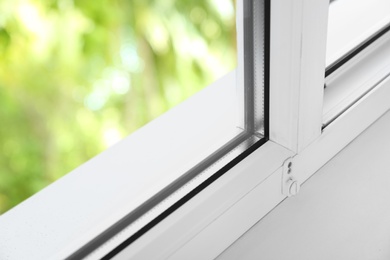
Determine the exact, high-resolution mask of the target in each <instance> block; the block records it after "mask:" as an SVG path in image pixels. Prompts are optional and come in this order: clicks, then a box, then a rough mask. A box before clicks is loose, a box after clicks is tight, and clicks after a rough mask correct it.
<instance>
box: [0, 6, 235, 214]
mask: <svg viewBox="0 0 390 260" xmlns="http://www.w3.org/2000/svg"><path fill="white" fill-rule="evenodd" d="M234 6H235V3H234V2H233V0H224V1H219V0H213V1H210V0H207V1H206V0H201V1H184V0H176V1H167V0H154V1H141V0H139V1H126V0H116V1H114V0H113V1H103V0H96V1H73V0H51V1H43V0H20V1H1V2H0V104H1V109H0V122H1V127H0V214H1V213H2V212H5V211H6V210H8V209H10V208H11V207H13V206H15V205H16V204H18V203H19V202H21V201H22V200H24V199H26V198H27V197H29V196H31V195H32V194H34V193H35V192H37V191H39V190H40V189H42V188H43V187H45V186H46V185H48V184H50V183H51V182H53V181H55V180H56V179H58V178H59V177H61V176H63V175H64V174H66V173H67V172H69V171H70V170H72V169H74V168H75V167H77V166H78V165H80V164H81V163H83V162H85V161H86V160H88V159H89V158H91V157H93V156H95V155H96V154H98V153H99V152H101V151H102V150H104V149H106V148H107V147H109V146H111V145H113V144H115V143H116V142H118V141H119V140H120V139H121V138H123V137H124V136H125V135H128V134H129V133H131V132H133V131H135V130H136V129H138V128H139V127H140V126H142V125H144V124H146V123H147V122H149V121H150V120H152V119H153V118H156V117H157V116H159V115H160V114H162V113H163V112H165V111H166V110H168V109H169V108H171V107H173V106H175V105H177V104H178V103H180V102H182V101H183V100H184V99H186V98H187V97H189V96H191V95H192V94H194V93H195V92H197V91H198V90H200V89H202V88H203V87H205V86H207V85H208V84H210V83H211V82H213V81H215V80H216V79H218V78H219V77H221V76H222V75H224V74H226V73H227V72H229V71H231V70H232V69H234V68H235V67H236V63H237V62H236V32H235V8H234Z"/></svg>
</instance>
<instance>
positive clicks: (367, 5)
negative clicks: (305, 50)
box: [326, 0, 390, 69]
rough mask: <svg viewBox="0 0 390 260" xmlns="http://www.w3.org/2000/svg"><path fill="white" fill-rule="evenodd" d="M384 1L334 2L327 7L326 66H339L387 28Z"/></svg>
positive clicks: (389, 23) (389, 19) (388, 7)
mask: <svg viewBox="0 0 390 260" xmlns="http://www.w3.org/2000/svg"><path fill="white" fill-rule="evenodd" d="M388 10H390V1H388V0H370V1H367V0H337V1H336V0H335V1H331V4H330V6H329V20H328V40H327V56H326V66H327V68H328V69H329V68H330V67H332V66H335V65H336V64H337V63H339V62H340V61H341V60H342V59H343V58H344V57H346V56H348V55H349V54H350V53H352V52H353V51H354V50H356V49H357V48H358V47H359V46H361V45H362V44H364V43H365V42H367V41H368V40H369V39H370V38H371V37H373V36H374V35H375V34H376V33H377V32H378V31H381V30H382V29H384V28H386V27H389V26H390V13H389V11H388Z"/></svg>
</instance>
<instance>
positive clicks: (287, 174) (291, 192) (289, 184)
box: [282, 158, 301, 197]
mask: <svg viewBox="0 0 390 260" xmlns="http://www.w3.org/2000/svg"><path fill="white" fill-rule="evenodd" d="M300 188H301V185H300V183H299V182H298V180H297V179H296V178H295V177H294V175H293V162H292V158H289V159H287V160H286V161H285V162H284V163H283V175H282V193H283V195H286V196H287V197H292V196H295V195H297V194H298V192H299V190H300Z"/></svg>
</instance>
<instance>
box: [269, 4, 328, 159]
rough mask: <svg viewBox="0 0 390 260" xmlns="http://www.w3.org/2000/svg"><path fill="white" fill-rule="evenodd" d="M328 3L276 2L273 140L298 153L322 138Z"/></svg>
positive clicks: (273, 12) (273, 20)
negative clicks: (318, 138)
mask: <svg viewBox="0 0 390 260" xmlns="http://www.w3.org/2000/svg"><path fill="white" fill-rule="evenodd" d="M328 5H329V1H328V0H316V1H313V0H298V1H289V0H275V1H271V50H270V51H271V65H270V85H271V88H270V91H271V96H270V128H271V130H270V139H271V140H272V141H274V142H276V143H278V144H280V145H282V146H284V147H286V148H287V149H289V150H291V151H293V152H299V151H301V150H302V149H304V148H305V147H306V146H307V145H309V144H310V143H311V142H312V141H314V140H315V139H316V138H317V137H318V136H320V134H321V125H322V103H323V87H324V83H325V82H324V81H325V79H324V73H325V58H326V55H325V52H326V32H327V18H328Z"/></svg>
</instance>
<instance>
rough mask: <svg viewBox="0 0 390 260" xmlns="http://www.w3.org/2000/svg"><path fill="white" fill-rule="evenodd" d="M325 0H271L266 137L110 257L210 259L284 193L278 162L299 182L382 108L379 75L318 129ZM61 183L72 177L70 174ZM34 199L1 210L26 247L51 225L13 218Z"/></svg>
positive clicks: (389, 83)
mask: <svg viewBox="0 0 390 260" xmlns="http://www.w3.org/2000/svg"><path fill="white" fill-rule="evenodd" d="M328 5H329V1H328V0H316V1H313V0H296V1H291V0H272V1H271V35H270V36H271V44H270V45H271V52H270V61H271V63H270V71H271V74H270V108H269V109H270V125H269V127H270V129H269V130H270V140H269V141H268V142H266V143H265V144H264V145H262V146H261V147H260V148H259V149H257V150H255V151H254V152H253V153H251V154H250V155H249V156H247V157H246V158H244V159H243V160H242V161H241V162H240V163H238V164H237V165H235V166H234V167H233V168H231V169H230V170H229V171H228V172H226V173H225V174H224V175H223V176H221V177H220V178H219V179H217V180H216V181H214V182H213V183H212V184H210V185H209V186H207V187H206V188H205V189H203V190H202V191H201V192H199V193H198V194H197V195H196V196H194V197H193V198H192V199H190V200H189V201H188V202H186V203H185V204H184V205H182V206H181V207H179V208H178V209H176V210H175V211H173V212H172V213H171V214H169V215H168V216H166V217H165V218H163V219H162V220H161V221H159V222H158V223H157V224H156V225H155V226H153V227H152V228H151V229H150V230H148V231H147V232H146V233H145V234H143V235H142V236H141V237H140V238H138V239H137V240H135V241H134V242H133V243H132V244H131V245H130V246H128V247H127V248H125V249H124V250H123V251H122V252H121V253H119V254H118V255H116V258H115V259H166V258H169V259H214V258H215V257H217V256H218V255H219V254H220V253H222V252H223V251H224V250H225V249H226V248H227V247H228V246H229V245H231V244H232V243H233V242H234V241H235V240H236V239H238V238H239V237H240V236H241V235H242V234H243V233H244V232H246V231H247V230H248V229H249V228H250V227H251V226H253V225H254V224H255V223H256V222H258V221H259V220H260V219H261V218H263V217H264V216H265V215H266V214H267V213H268V212H269V211H270V210H272V209H273V208H274V207H275V206H277V205H278V204H279V203H280V202H282V201H283V200H284V199H285V198H286V195H284V194H283V193H282V174H283V165H284V162H286V161H287V160H291V162H292V174H293V175H294V176H295V178H296V179H297V180H298V181H299V182H300V183H301V184H302V183H304V182H305V181H306V180H307V179H308V178H310V176H312V175H313V174H314V173H315V172H316V171H317V170H318V169H319V168H320V167H322V166H323V165H324V164H325V163H326V162H327V161H328V160H330V159H331V158H332V157H333V156H334V155H336V154H337V153H338V152H339V151H340V150H342V149H343V148H344V147H345V146H346V145H347V144H348V143H349V142H351V141H352V140H353V139H354V138H356V137H357V136H358V135H359V134H360V133H361V132H362V131H364V130H365V129H366V128H367V127H368V126H370V125H371V124H372V123H373V122H375V120H377V119H378V118H379V117H380V116H381V115H383V114H384V113H386V111H388V110H389V109H390V102H388V100H390V78H389V77H387V78H386V79H384V80H383V81H381V82H380V83H379V84H378V85H377V86H376V87H375V88H373V89H371V90H370V91H369V92H368V93H366V94H365V95H364V97H363V98H361V99H359V101H358V102H356V103H354V105H353V106H351V107H349V108H348V110H346V111H345V112H344V113H343V114H342V115H341V116H339V117H338V118H337V119H336V120H335V121H333V122H332V124H330V125H329V126H327V127H326V128H325V129H322V125H323V118H322V116H323V98H324V88H323V86H324V83H325V79H324V72H325V60H326V55H325V53H326V34H327V19H328ZM350 77H351V80H350V81H349V84H350V85H353V84H358V82H354V81H353V73H352V74H351V76H350ZM362 115H364V116H362ZM69 179H70V178H68V179H66V178H65V180H66V181H69ZM60 182H64V180H60ZM68 185H72V181H71V180H70V181H69V184H68ZM77 185H79V184H77ZM48 189H49V190H50V187H49V188H48ZM52 192H53V193H52V194H55V193H56V191H52ZM46 194H47V193H46ZM40 199H41V198H39V196H38V199H35V198H34V197H33V198H32V199H30V200H27V201H26V202H24V203H22V204H21V205H20V206H18V207H16V208H15V209H14V210H12V211H11V212H10V213H9V216H12V217H16V219H13V220H10V218H7V220H6V221H4V218H2V217H1V218H0V230H1V228H4V223H5V224H7V225H9V228H11V229H12V232H14V233H16V234H18V235H20V238H19V241H20V243H21V246H23V247H26V248H27V247H28V246H26V245H25V243H28V242H29V239H30V238H29V237H28V236H29V232H34V231H41V232H45V229H50V228H52V227H47V226H45V224H44V223H41V222H32V223H28V225H27V226H32V227H31V228H30V229H29V230H28V231H27V230H26V229H24V228H25V226H19V227H18V226H17V225H18V224H20V223H21V222H20V218H22V219H23V218H25V217H26V216H25V215H24V213H26V212H27V213H29V214H31V212H32V211H29V210H27V209H30V210H33V209H32V208H31V207H30V206H31V205H34V203H38V204H39V200H40ZM37 201H38V202H37ZM29 204H30V205H29ZM123 210H125V209H123ZM64 212H66V209H65V210H64ZM27 217H29V216H28V215H27ZM69 217H71V212H70V213H69ZM110 221H112V219H111V220H108V222H110ZM2 222H3V223H2ZM54 223H55V222H54ZM106 224H107V223H106ZM141 224H142V223H141ZM2 225H3V226H2ZM103 226H104V225H103ZM99 228H100V227H97V229H98V230H99ZM60 229H61V228H59V230H60ZM94 232H95V231H91V234H93V233H94ZM129 232H131V231H129ZM127 235H128V234H127V233H126V232H124V233H122V234H118V235H117V236H116V237H114V238H113V239H111V240H109V241H108V242H107V243H105V244H104V245H103V246H102V247H100V248H99V249H98V250H96V251H95V252H94V253H93V254H92V255H90V256H89V258H90V259H98V258H101V257H103V256H105V255H106V254H107V253H108V252H110V251H111V250H112V249H113V248H115V247H116V246H118V245H119V244H120V243H121V242H122V241H124V240H125V239H126V237H127ZM50 239H55V238H53V237H48V238H47V240H50ZM0 240H1V235H0ZM80 242H81V241H76V242H75V243H74V244H70V245H66V246H65V247H64V248H63V250H62V251H61V252H58V254H57V255H55V256H54V257H52V256H50V258H51V259H61V258H65V257H67V256H69V255H70V254H71V253H72V252H74V250H75V249H77V246H78V243H80ZM6 246H15V245H12V244H9V245H6ZM0 248H1V246H0ZM11 251H12V250H11ZM26 252H28V251H26ZM0 256H1V253H0ZM10 259H12V258H11V257H10Z"/></svg>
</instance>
